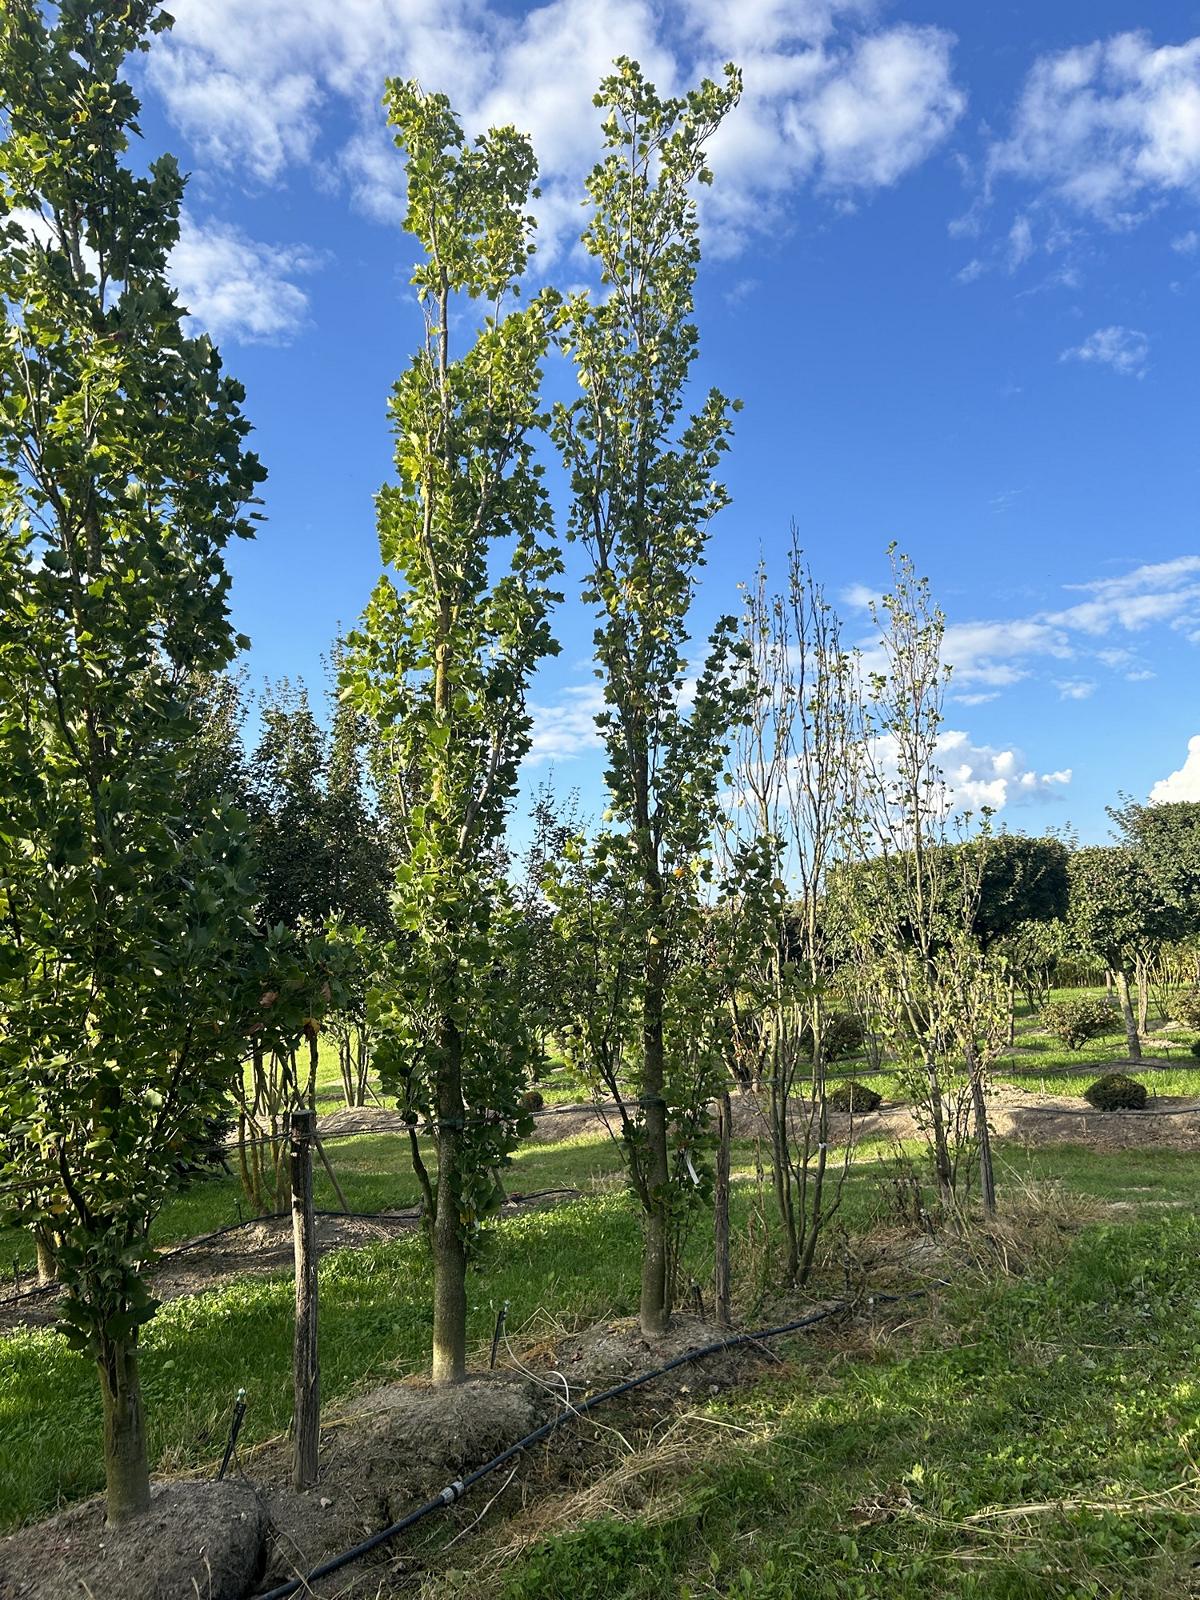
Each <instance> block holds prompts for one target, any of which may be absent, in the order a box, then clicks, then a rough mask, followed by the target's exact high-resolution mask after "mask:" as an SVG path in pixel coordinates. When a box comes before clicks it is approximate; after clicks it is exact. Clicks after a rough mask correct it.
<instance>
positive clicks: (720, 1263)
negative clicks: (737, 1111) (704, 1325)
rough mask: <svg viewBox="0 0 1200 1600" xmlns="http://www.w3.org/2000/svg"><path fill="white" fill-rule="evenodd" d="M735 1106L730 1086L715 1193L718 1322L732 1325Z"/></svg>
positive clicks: (721, 1106)
mask: <svg viewBox="0 0 1200 1600" xmlns="http://www.w3.org/2000/svg"><path fill="white" fill-rule="evenodd" d="M732 1126H733V1108H732V1106H731V1105H730V1101H729V1090H728V1089H726V1090H725V1091H724V1092H723V1093H722V1095H721V1098H720V1100H719V1101H718V1111H717V1184H716V1190H715V1192H714V1194H713V1253H714V1256H715V1271H714V1295H715V1298H716V1316H717V1326H718V1327H719V1328H727V1327H728V1326H729V1156H730V1142H731V1136H732Z"/></svg>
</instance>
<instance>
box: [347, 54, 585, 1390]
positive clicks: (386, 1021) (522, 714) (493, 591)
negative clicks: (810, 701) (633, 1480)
mask: <svg viewBox="0 0 1200 1600" xmlns="http://www.w3.org/2000/svg"><path fill="white" fill-rule="evenodd" d="M386 103H387V108H388V113H389V116H390V118H391V122H392V126H393V127H394V128H395V130H396V142H397V144H398V145H399V147H400V148H401V149H402V150H403V151H404V153H405V155H406V156H407V158H408V160H407V165H408V216H407V221H406V226H407V227H408V229H409V231H410V232H411V233H412V234H414V235H415V236H416V238H417V239H418V241H419V242H420V244H421V247H422V249H423V251H424V259H423V260H422V261H421V262H420V264H419V265H418V266H417V268H416V270H415V272H414V274H413V280H412V281H413V283H414V284H415V286H416V290H417V297H418V300H419V301H420V304H421V306H422V308H423V309H424V312H425V338H424V341H423V343H422V345H421V347H420V349H419V350H418V352H417V354H416V356H415V357H414V359H413V362H412V364H411V366H410V367H409V368H408V370H407V372H405V373H404V375H403V376H402V377H401V378H400V380H399V382H398V383H397V384H396V387H395V389H394V391H393V394H392V399H391V416H392V423H393V428H394V432H395V437H396V469H397V474H398V480H399V481H398V482H397V483H395V484H393V485H389V486H388V487H386V488H384V489H383V490H381V492H380V495H379V500H378V521H379V543H380V550H381V552H382V555H383V560H384V562H385V564H386V565H387V566H388V567H390V568H392V569H393V570H394V572H395V573H396V575H397V578H398V580H399V582H398V583H397V582H395V581H393V578H392V577H391V576H390V575H386V576H385V577H384V578H382V579H381V580H380V583H379V585H378V587H377V588H376V590H375V592H374V594H373V596H372V597H371V601H370V604H369V605H368V607H367V610H366V613H365V616H364V619H363V623H362V626H361V628H360V630H359V631H358V632H357V633H356V634H354V635H352V637H351V639H350V641H349V650H350V655H349V660H348V664H347V693H348V694H349V695H350V696H351V698H352V700H353V702H354V704H355V705H356V706H357V707H358V708H359V709H360V710H362V711H363V712H365V713H367V714H368V715H369V716H370V717H371V718H372V719H373V720H374V722H375V723H376V725H377V726H378V728H379V730H380V736H381V745H382V749H383V752H384V771H383V772H382V774H381V777H382V779H383V783H384V787H385V789H386V790H387V792H388V794H389V795H390V797H391V799H392V801H393V802H394V803H395V804H396V805H397V806H398V808H399V814H398V817H397V831H398V834H399V840H398V843H399V848H400V853H401V855H402V861H401V864H400V867H399V869H398V872H397V896H396V915H397V923H398V926H399V929H400V933H399V937H398V941H397V945H396V948H395V950H394V952H393V961H392V965H391V971H390V972H389V973H388V975H387V978H386V981H385V982H384V983H383V984H381V992H380V997H379V1006H378V1019H377V1020H378V1027H379V1030H380V1038H379V1044H378V1047H377V1059H378V1060H379V1064H380V1071H381V1076H382V1077H383V1078H384V1081H385V1083H386V1084H387V1085H388V1086H389V1087H390V1088H391V1089H392V1090H393V1092H395V1093H396V1094H397V1095H398V1097H399V1099H400V1102H401V1104H402V1106H403V1107H404V1109H405V1110H406V1111H408V1112H409V1113H410V1115H411V1117H412V1119H413V1121H414V1123H416V1122H417V1121H421V1122H425V1121H429V1122H432V1123H433V1125H434V1129H435V1137H436V1145H437V1174H436V1180H431V1179H430V1176H429V1174H428V1173H427V1171H426V1169H425V1167H424V1165H423V1163H422V1161H421V1157H420V1152H419V1148H418V1145H417V1140H416V1137H415V1134H414V1138H413V1145H412V1149H413V1159H414V1164H415V1165H416V1168H417V1174H418V1177H419V1179H420V1181H421V1182H422V1183H423V1185H424V1188H425V1193H426V1199H427V1203H428V1205H429V1208H430V1210H431V1212H432V1229H431V1234H432V1242H433V1264H434V1307H433V1374H434V1379H435V1381H438V1382H454V1381H457V1380H458V1379H460V1378H461V1377H462V1376H463V1373H464V1371H465V1361H466V1313H467V1301H466V1262H467V1249H468V1244H469V1241H470V1238H471V1234H472V1231H473V1229H474V1227H475V1225H476V1223H477V1222H478V1221H479V1219H480V1218H481V1217H482V1216H483V1215H485V1214H486V1212H487V1211H488V1209H489V1208H490V1207H491V1205H492V1204H493V1202H494V1199H495V1190H496V1186H495V1183H494V1178H493V1176H492V1175H493V1173H494V1170H495V1167H496V1166H497V1164H498V1163H500V1162H502V1161H503V1160H504V1159H506V1157H507V1155H508V1153H509V1152H510V1151H511V1149H512V1147H513V1143H514V1140H515V1137H516V1133H517V1131H518V1127H519V1122H520V1111H519V1097H520V1091H521V1089H522V1087H523V1085H524V1082H525V1081H526V1075H527V1072H528V1067H529V1062H530V1056H531V1053H532V1051H533V1050H534V1049H535V1048H536V1045H535V1041H534V1039H533V1038H532V1036H531V1035H530V1033H529V1031H528V1030H527V1029H526V1027H525V1023H524V1017H523V1012H522V1009H521V1007H520V1004H519V997H518V996H516V995H515V994H514V993H513V992H512V985H511V982H510V981H509V975H508V974H507V973H506V971H505V966H506V963H505V960H504V952H505V947H506V945H507V942H508V940H509V938H510V936H511V932H512V921H513V918H512V913H511V909H510V905H509V897H508V894H507V890H506V886H505V884H504V881H503V871H502V865H501V846H502V842H503V834H504V826H505V818H506V816H507V813H508V810H509V807H510V804H511V802H512V799H513V796H514V794H515V791H516V785H517V773H518V766H519V764H520V761H521V758H522V756H523V755H524V753H525V751H526V749H527V748H528V745H529V732H530V726H531V719H530V716H529V713H528V710H527V708H526V687H527V684H528V682H529V679H530V676H531V674H532V673H533V671H534V669H535V668H536V666H537V665H538V663H539V662H540V661H541V660H542V658H543V657H545V656H547V655H548V654H551V653H553V652H554V650H555V649H556V648H557V647H556V645H555V644H554V642H553V639H552V637H551V633H550V628H549V624H548V620H547V619H548V613H549V610H550V608H551V605H552V604H553V602H554V601H555V600H556V599H557V596H556V595H555V594H554V593H553V592H552V589H551V585H552V584H553V582H554V579H555V577H556V575H557V574H558V572H559V571H560V570H561V564H560V559H559V556H558V553H557V551H556V550H555V549H554V547H553V545H552V542H551V539H550V533H551V516H550V508H549V503H548V500H547V497H546V494H545V491H544V489H543V486H542V482H541V468H540V467H539V466H538V465H537V464H536V463H535V461H534V458H533V435H534V431H535V429H536V428H537V427H538V426H539V424H540V422H541V414H540V411H539V402H538V395H539V388H540V380H541V370H540V363H541V361H542V359H543V356H544V353H545V350H546V346H547V341H548V321H547V318H548V314H549V309H550V307H549V303H548V302H547V301H544V300H541V299H539V300H536V301H535V302H533V303H532V304H531V305H529V306H528V307H526V308H524V309H519V308H518V309H512V310H507V309H506V308H507V304H508V302H510V301H511V300H513V299H514V297H515V296H516V295H517V293H518V292H519V287H520V282H521V278H522V275H523V272H524V270H525V266H526V262H527V258H528V256H529V254H530V253H531V250H532V245H531V242H530V240H531V232H532V226H533V224H532V219H531V218H530V216H529V214H528V207H529V203H530V198H531V194H532V193H533V183H534V179H535V176H536V170H537V169H536V163H535V161H534V157H533V152H532V150H531V149H530V146H529V143H528V141H527V140H526V139H525V138H523V137H522V136H520V135H518V134H517V133H515V132H514V131H513V130H512V129H511V128H500V129H493V130H491V131H490V132H488V133H486V134H484V135H483V136H482V137H480V138H479V139H477V140H476V141H474V142H473V143H472V142H470V141H468V140H467V139H466V138H465V137H464V135H463V132H462V129H461V127H460V126H459V124H458V122H457V120H456V119H455V117H454V115H453V113H452V111H451V109H450V106H449V103H448V102H447V100H446V99H445V97H444V96H441V95H432V94H426V93H424V92H422V90H421V89H420V88H419V86H418V85H416V84H415V83H402V82H398V81H393V82H392V83H390V84H389V85H388V90H387V96H386ZM481 306H482V307H484V308H486V310H485V312H484V314H483V316H482V320H481V321H480V323H479V325H478V327H477V329H476V332H475V334H474V338H473V341H472V342H469V343H467V344H466V345H465V348H464V350H463V353H462V354H461V355H460V356H458V357H457V358H456V357H455V353H454V349H453V345H454V330H455V329H456V328H458V327H460V326H461V325H462V322H463V320H467V321H472V320H474V319H476V317H477V315H478V311H479V310H480V307H481ZM389 780H390V781H389Z"/></svg>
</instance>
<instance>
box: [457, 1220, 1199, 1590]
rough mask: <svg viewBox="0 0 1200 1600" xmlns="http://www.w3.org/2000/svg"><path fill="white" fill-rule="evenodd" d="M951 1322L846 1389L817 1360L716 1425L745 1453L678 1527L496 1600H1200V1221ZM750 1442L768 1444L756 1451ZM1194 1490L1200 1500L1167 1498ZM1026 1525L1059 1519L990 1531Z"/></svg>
mask: <svg viewBox="0 0 1200 1600" xmlns="http://www.w3.org/2000/svg"><path fill="white" fill-rule="evenodd" d="M938 1316H939V1321H940V1325H935V1326H934V1327H933V1328H932V1329H930V1330H929V1331H927V1332H925V1333H924V1334H923V1335H922V1336H920V1338H919V1339H918V1341H917V1343H916V1345H915V1348H913V1347H910V1348H907V1349H906V1348H904V1346H903V1344H900V1345H896V1346H892V1347H890V1348H889V1347H888V1346H887V1345H884V1346H881V1347H880V1349H879V1351H878V1354H877V1355H876V1356H875V1357H874V1358H864V1357H861V1356H860V1357H858V1358H856V1359H852V1360H847V1361H844V1362H841V1363H834V1365H833V1367H832V1369H830V1368H829V1367H828V1366H825V1367H823V1366H822V1365H821V1364H820V1362H819V1358H818V1357H816V1356H814V1355H813V1353H812V1351H811V1350H809V1349H806V1348H804V1347H797V1348H796V1349H795V1350H794V1351H793V1352H792V1353H793V1355H794V1357H795V1359H796V1360H797V1362H799V1363H801V1364H802V1365H801V1367H800V1369H799V1370H794V1371H792V1372H790V1373H787V1374H785V1375H784V1376H782V1377H780V1378H778V1379H775V1380H773V1381H770V1382H767V1383H764V1384H762V1385H760V1386H759V1387H758V1388H757V1389H756V1390H755V1391H754V1392H753V1393H750V1394H747V1393H744V1392H743V1393H734V1394H732V1395H730V1396H729V1397H727V1398H724V1399H722V1400H721V1401H720V1402H718V1403H714V1404H711V1405H709V1406H706V1407H705V1408H704V1411H705V1413H706V1414H707V1415H708V1416H710V1417H711V1418H712V1419H714V1421H716V1422H719V1423H724V1424H726V1425H728V1426H727V1428H726V1430H725V1431H724V1432H723V1433H722V1438H723V1440H728V1441H729V1443H728V1445H727V1446H726V1447H725V1448H723V1449H722V1451H721V1454H720V1456H719V1458H718V1459H716V1460H713V1461H712V1462H711V1463H710V1464H706V1465H704V1466H702V1467H700V1468H699V1469H698V1470H696V1471H694V1472H693V1473H691V1474H690V1475H689V1476H688V1477H687V1478H686V1479H685V1480H684V1481H683V1482H682V1483H680V1482H679V1481H678V1480H675V1481H673V1482H672V1483H671V1485H670V1491H671V1493H670V1498H669V1499H668V1500H667V1501H666V1502H665V1504H664V1507H663V1510H662V1512H661V1513H658V1514H655V1513H654V1512H653V1510H652V1511H651V1514H649V1515H643V1516H641V1517H639V1518H637V1519H635V1520H632V1521H619V1520H616V1519H614V1518H611V1517H610V1518H603V1519H599V1520H597V1521H594V1522H589V1523H585V1524H584V1525H582V1526H580V1527H577V1528H575V1529H573V1530H572V1531H571V1532H569V1533H567V1534H565V1535H563V1536H561V1537H558V1538H555V1539H552V1540H550V1541H547V1542H546V1543H544V1544H542V1545H541V1546H538V1547H536V1548H535V1549H534V1550H533V1551H532V1552H531V1553H529V1554H527V1555H526V1556H525V1557H523V1558H522V1559H521V1560H519V1561H518V1562H516V1563H515V1564H514V1565H513V1566H511V1567H510V1568H509V1569H508V1570H507V1572H506V1574H505V1575H504V1578H503V1580H502V1582H501V1583H500V1584H499V1586H498V1588H497V1589H495V1590H493V1592H496V1593H498V1594H499V1595H500V1596H501V1597H502V1600H552V1597H556V1596H559V1595H565V1594H569V1595H571V1596H572V1597H573V1600H601V1597H603V1600H658V1597H660V1596H678V1597H679V1600H684V1597H688V1600H691V1597H696V1596H701V1595H720V1596H726V1597H741V1600H792V1597H793V1596H795V1595H798V1594H804V1595H809V1596H813V1597H814V1600H826V1597H827V1600H843V1597H844V1600H928V1597H938V1596H956V1597H977V1600H985V1597H986V1600H1044V1597H1048V1596H1058V1597H1060V1600H1099V1597H1101V1596H1103V1597H1111V1600H1118V1597H1120V1600H1143V1597H1144V1600H1151V1597H1156V1596H1163V1595H1175V1594H1179V1595H1182V1594H1184V1593H1194V1592H1195V1591H1194V1588H1193V1587H1190V1584H1191V1583H1192V1581H1193V1577H1192V1575H1193V1573H1194V1561H1195V1549H1196V1538H1197V1533H1198V1531H1200V1519H1198V1517H1197V1511H1198V1510H1200V1497H1198V1494H1197V1488H1196V1467H1195V1461H1194V1450H1195V1447H1196V1444H1197V1402H1198V1399H1200V1388H1198V1386H1197V1382H1196V1379H1195V1376H1194V1369H1195V1346H1196V1340H1197V1338H1198V1337H1200V1223H1197V1221H1196V1220H1195V1219H1194V1218H1193V1217H1192V1216H1190V1215H1189V1216H1180V1215H1178V1214H1176V1215H1164V1216H1163V1217H1162V1218H1160V1219H1159V1220H1156V1221H1155V1222H1153V1223H1141V1224H1138V1225H1131V1226H1126V1227H1121V1226H1117V1227H1102V1228H1095V1229H1092V1230H1090V1231H1088V1232H1087V1233H1086V1234H1085V1235H1084V1236H1083V1237H1081V1238H1080V1239H1078V1240H1077V1241H1076V1243H1075V1244H1074V1246H1073V1248H1072V1249H1071V1250H1070V1252H1069V1254H1068V1256H1067V1257H1066V1259H1065V1260H1063V1261H1061V1262H1060V1263H1059V1264H1057V1265H1055V1266H1053V1267H1052V1268H1050V1269H1048V1270H1045V1271H1043V1272H1042V1273H1041V1274H1039V1275H1038V1276H1036V1277H1033V1278H1027V1279H1017V1280H1012V1279H1010V1280H1006V1281H1003V1282H1001V1283H999V1284H998V1285H993V1286H990V1287H989V1286H987V1285H983V1284H981V1283H980V1282H978V1281H971V1282H964V1283H961V1284H959V1285H958V1286H956V1287H952V1288H951V1289H949V1290H948V1291H945V1292H944V1293H943V1295H942V1297H941V1301H940V1304H939V1306H938ZM737 1429H748V1430H752V1433H756V1434H758V1435H759V1438H758V1439H757V1440H754V1441H753V1442H750V1443H748V1444H745V1445H742V1446H740V1447H739V1444H738V1442H737V1441H738V1440H739V1439H743V1438H746V1437H747V1435H745V1434H739V1433H738V1432H736V1431H735V1430H737ZM764 1436H765V1437H764ZM1180 1483H1185V1484H1188V1485H1189V1490H1188V1492H1187V1494H1186V1495H1183V1496H1176V1497H1171V1496H1167V1497H1165V1498H1156V1497H1161V1496H1162V1495H1163V1491H1166V1490H1169V1489H1170V1488H1171V1487H1172V1486H1173V1485H1177V1484H1180ZM1080 1500H1085V1501H1090V1502H1094V1503H1095V1505H1096V1506H1099V1507H1101V1509H1094V1508H1085V1507H1080V1506H1078V1505H1075V1504H1072V1502H1077V1501H1080ZM1020 1506H1035V1507H1037V1508H1038V1509H1036V1510H1033V1511H1030V1512H1028V1513H1026V1514H1024V1515H1016V1516H1013V1517H1008V1516H1001V1517H995V1516H993V1515H991V1514H992V1513H995V1512H997V1511H1006V1510H1008V1509H1009V1508H1015V1507H1020ZM1105 1507H1113V1509H1104V1508H1105ZM979 1517H982V1521H972V1520H970V1519H973V1518H979ZM439 1592H441V1590H439ZM445 1592H447V1593H453V1592H456V1591H455V1590H454V1588H453V1586H447V1587H446V1590H445Z"/></svg>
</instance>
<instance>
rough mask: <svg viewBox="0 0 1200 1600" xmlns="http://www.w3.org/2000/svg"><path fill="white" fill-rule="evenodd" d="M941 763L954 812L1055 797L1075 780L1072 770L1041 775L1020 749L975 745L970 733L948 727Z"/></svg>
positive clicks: (996, 808) (941, 740) (940, 746)
mask: <svg viewBox="0 0 1200 1600" xmlns="http://www.w3.org/2000/svg"><path fill="white" fill-rule="evenodd" d="M937 758H938V761H939V763H940V764H941V767H942V771H943V775H944V779H945V783H946V789H947V797H948V800H949V802H950V806H951V809H953V810H964V809H969V810H973V811H978V810H979V809H980V808H981V807H983V806H989V807H990V808H991V809H992V810H993V811H1000V810H1002V809H1003V808H1004V807H1005V806H1006V805H1010V804H1013V805H1019V804H1021V803H1022V802H1023V801H1030V800H1035V799H1039V798H1045V797H1046V796H1048V795H1053V794H1055V793H1057V792H1058V791H1059V790H1060V789H1062V788H1063V787H1064V786H1065V785H1066V784H1068V783H1070V781H1071V770H1070V768H1069V767H1067V768H1063V769H1062V770H1061V771H1058V772H1038V771H1037V770H1036V769H1035V768H1033V767H1030V766H1029V765H1028V763H1027V762H1026V760H1025V757H1024V756H1023V755H1022V754H1021V752H1020V751H1019V750H1016V749H1008V750H997V749H995V748H994V747H993V746H992V745H987V744H979V745H977V744H974V743H972V741H971V737H970V735H969V734H967V733H964V732H962V731H960V730H957V729H950V728H947V729H946V730H945V731H944V732H943V733H942V734H941V736H940V738H939V739H938V748H937Z"/></svg>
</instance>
